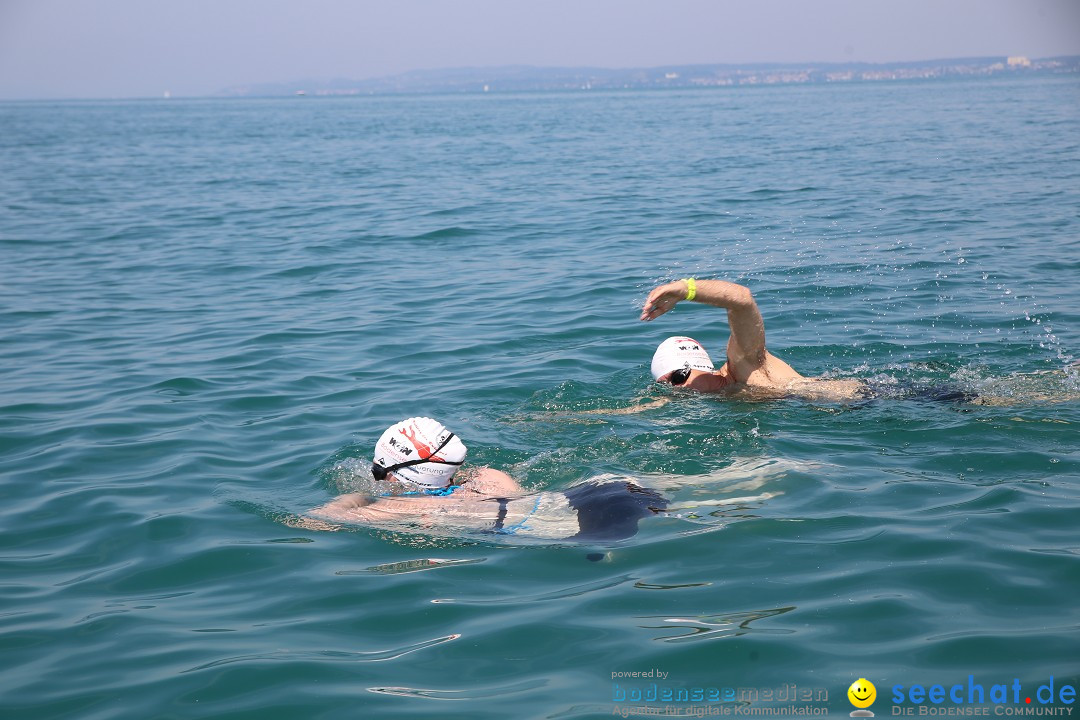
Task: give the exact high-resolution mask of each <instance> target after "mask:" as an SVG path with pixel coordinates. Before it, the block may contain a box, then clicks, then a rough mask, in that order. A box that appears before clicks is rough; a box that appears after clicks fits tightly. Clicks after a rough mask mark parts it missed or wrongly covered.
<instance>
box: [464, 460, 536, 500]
mask: <svg viewBox="0 0 1080 720" xmlns="http://www.w3.org/2000/svg"><path fill="white" fill-rule="evenodd" d="M464 474H465V476H464V478H462V482H461V490H462V491H464V492H465V493H466V494H470V493H476V494H478V495H484V496H487V497H517V496H519V495H524V494H525V490H524V489H523V488H522V487H521V485H519V484H518V482H517V481H516V480H514V478H512V477H510V476H509V475H508V474H506V473H504V472H503V471H502V470H496V469H495V468H490V467H478V468H471V469H469V470H466V471H464ZM459 492H460V491H459ZM454 494H455V495H457V492H455V493H454Z"/></svg>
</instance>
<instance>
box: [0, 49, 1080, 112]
mask: <svg viewBox="0 0 1080 720" xmlns="http://www.w3.org/2000/svg"><path fill="white" fill-rule="evenodd" d="M1010 57H1026V56H1016V55H1009V54H995V55H964V56H956V57H934V58H926V59H921V60H894V61H884V62H880V61H879V62H870V61H864V60H830V61H816V60H798V61H769V62H744V63H739V62H715V63H662V64H659V65H647V66H645V65H625V66H605V65H534V64H529V63H503V64H499V65H457V66H453V67H443V68H438V67H421V68H413V69H411V70H405V71H402V72H398V73H391V74H383V75H373V76H368V77H363V78H349V77H344V76H340V75H339V76H323V77H321V78H316V77H307V78H301V79H296V80H259V81H252V82H247V83H241V84H233V85H230V86H228V87H224V88H219V89H218V90H215V91H213V92H212V93H206V94H178V95H172V94H171V93H169V92H168V90H165V91H163V93H165V95H164V97H163V95H162V94H154V95H144V94H138V95H85V96H60V95H57V96H40V97H0V102H54V101H81V100H85V101H94V100H161V99H178V100H179V99H189V100H198V99H243V98H242V97H237V96H229V95H226V94H225V93H228V92H229V91H233V90H236V89H238V88H246V87H270V86H285V85H290V86H295V87H297V88H298V89H299V88H302V87H303V86H305V85H307V86H318V85H320V84H329V83H337V82H356V83H370V82H378V81H386V80H392V79H394V78H402V77H406V76H410V75H424V74H437V73H454V72H465V71H473V72H476V71H481V72H482V71H488V72H493V71H498V70H506V69H513V68H527V69H530V70H536V71H548V70H550V71H587V70H600V71H604V72H632V71H649V70H652V71H656V70H662V69H677V68H710V67H715V68H731V69H735V68H746V69H751V68H770V69H781V68H790V69H795V68H799V69H803V70H805V69H808V68H811V67H822V68H825V67H832V68H836V67H852V68H857V67H874V68H882V67H901V66H911V65H924V64H932V63H960V62H971V61H988V60H1002V59H1007V58H1010ZM1027 59H1028V60H1030V61H1031V62H1032V63H1036V62H1047V61H1061V60H1071V61H1078V60H1080V55H1048V56H1045V57H1027ZM448 92H451V93H452V94H462V93H461V91H448ZM504 92H506V91H504ZM549 92H554V91H549ZM374 94H404V93H374ZM247 97H249V98H255V97H259V96H247Z"/></svg>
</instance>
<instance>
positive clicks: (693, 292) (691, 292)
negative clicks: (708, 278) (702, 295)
mask: <svg viewBox="0 0 1080 720" xmlns="http://www.w3.org/2000/svg"><path fill="white" fill-rule="evenodd" d="M683 282H684V283H686V299H687V300H693V299H694V298H695V297H697V283H695V282H694V278H683Z"/></svg>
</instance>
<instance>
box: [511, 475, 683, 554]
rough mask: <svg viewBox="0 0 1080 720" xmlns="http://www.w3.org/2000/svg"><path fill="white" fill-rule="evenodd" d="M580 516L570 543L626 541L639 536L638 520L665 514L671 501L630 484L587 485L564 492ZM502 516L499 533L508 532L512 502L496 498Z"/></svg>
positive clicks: (623, 482) (603, 483)
mask: <svg viewBox="0 0 1080 720" xmlns="http://www.w3.org/2000/svg"><path fill="white" fill-rule="evenodd" d="M563 495H565V496H566V500H567V502H569V504H570V507H572V508H573V509H574V510H575V511H576V512H577V521H578V528H579V530H578V532H577V534H575V535H572V536H571V537H569V538H567V539H568V540H625V539H626V538H628V537H633V536H634V535H635V534H636V533H637V529H638V520H640V519H641V518H643V517H648V516H649V515H655V514H657V513H662V512H664V510H665V509H667V506H668V501H667V498H665V497H664V496H663V495H661V494H660V493H658V492H656V491H655V490H650V489H649V488H643V487H641V486H640V485H638V484H636V483H634V482H631V481H629V480H627V481H619V482H584V483H581V484H580V485H575V486H574V487H572V488H570V489H569V490H566V491H564V492H563ZM496 500H497V501H498V503H499V515H498V517H497V518H496V520H495V527H494V530H495V532H497V533H499V532H506V530H505V529H504V527H503V525H504V523H505V522H506V512H507V509H506V507H507V503H508V502H509V499H508V498H496Z"/></svg>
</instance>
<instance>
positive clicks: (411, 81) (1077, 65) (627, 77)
mask: <svg viewBox="0 0 1080 720" xmlns="http://www.w3.org/2000/svg"><path fill="white" fill-rule="evenodd" d="M1063 73H1073V74H1075V73H1080V56H1067V57H1057V58H1041V59H1036V60H1029V59H1028V58H1024V57H981V58H957V59H951V60H923V61H918V62H898V63H774V64H758V65H668V66H662V67H653V68H625V69H610V68H593V67H581V68H551V67H532V66H528V65H510V66H504V67H493V68H473V67H469V68H456V69H452V70H414V71H411V72H407V73H402V74H400V75H392V76H388V77H381V78H372V79H368V80H345V79H337V80H305V81H301V82H290V83H269V84H259V85H248V86H242V87H232V88H227V89H225V90H222V91H220V92H218V93H217V96H221V97H280V96H286V95H388V94H408V93H483V92H493V93H498V92H542V91H565V90H616V89H650V88H695V87H723V86H732V85H780V84H796V83H837V82H880V81H888V80H912V79H937V78H949V77H960V76H974V77H992V76H1036V75H1038V76H1044V75H1049V74H1063Z"/></svg>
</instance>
